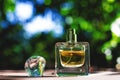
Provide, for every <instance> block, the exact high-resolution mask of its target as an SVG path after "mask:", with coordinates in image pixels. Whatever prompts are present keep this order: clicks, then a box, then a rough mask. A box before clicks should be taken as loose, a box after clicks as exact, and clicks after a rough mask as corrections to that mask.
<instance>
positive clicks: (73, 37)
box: [66, 28, 77, 43]
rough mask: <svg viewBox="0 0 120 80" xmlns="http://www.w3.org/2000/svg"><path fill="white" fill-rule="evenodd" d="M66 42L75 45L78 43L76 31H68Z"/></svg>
mask: <svg viewBox="0 0 120 80" xmlns="http://www.w3.org/2000/svg"><path fill="white" fill-rule="evenodd" d="M66 40H67V42H68V43H75V42H77V34H76V31H75V29H71V28H70V29H68V31H67V36H66Z"/></svg>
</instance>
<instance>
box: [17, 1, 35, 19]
mask: <svg viewBox="0 0 120 80" xmlns="http://www.w3.org/2000/svg"><path fill="white" fill-rule="evenodd" d="M15 14H16V16H17V17H18V20H20V21H25V20H27V19H29V18H31V17H32V15H33V4H32V3H31V2H26V3H23V2H17V3H16V7H15Z"/></svg>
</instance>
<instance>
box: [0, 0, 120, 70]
mask: <svg viewBox="0 0 120 80" xmlns="http://www.w3.org/2000/svg"><path fill="white" fill-rule="evenodd" d="M16 1H23V2H24V1H30V2H32V3H33V4H34V8H35V11H36V13H35V14H34V15H33V17H35V15H37V14H43V13H44V11H45V10H46V9H48V8H49V9H51V10H55V11H57V12H58V13H59V14H61V16H62V17H63V19H64V23H63V24H62V25H63V26H64V30H65V31H66V29H68V28H69V27H72V28H76V30H77V32H78V41H87V42H89V43H90V48H91V65H92V66H98V67H115V64H116V59H117V57H119V56H120V54H119V51H118V50H119V49H120V47H119V44H120V40H119V36H117V35H116V34H114V33H113V32H112V31H111V24H112V23H113V22H114V21H115V20H116V19H117V18H119V17H120V9H119V7H120V2H119V1H117V0H43V1H44V3H43V4H37V0H16ZM16 1H15V0H0V5H1V7H0V59H1V60H0V69H23V66H24V62H25V60H26V59H27V58H28V57H30V56H32V55H41V56H43V57H45V58H46V60H47V63H48V64H47V68H54V45H55V43H56V42H61V41H65V34H63V35H62V36H61V37H57V38H56V37H54V36H52V34H53V33H52V32H50V33H48V34H46V33H38V34H36V35H34V36H32V37H31V38H29V39H27V38H25V35H24V32H25V31H24V28H23V25H22V23H20V22H19V21H17V22H16V23H15V24H12V23H10V22H9V21H8V20H7V15H6V14H7V13H8V12H14V10H15V5H16ZM56 18H57V17H56ZM107 49H109V50H110V51H112V54H111V55H106V54H104V52H105V51H106V50H107Z"/></svg>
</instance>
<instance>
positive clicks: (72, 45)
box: [55, 28, 90, 76]
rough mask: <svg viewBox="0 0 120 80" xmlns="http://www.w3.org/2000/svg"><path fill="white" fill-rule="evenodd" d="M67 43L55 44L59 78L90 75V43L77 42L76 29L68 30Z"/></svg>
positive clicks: (56, 69)
mask: <svg viewBox="0 0 120 80" xmlns="http://www.w3.org/2000/svg"><path fill="white" fill-rule="evenodd" d="M66 39H67V41H66V42H57V43H56V44H55V71H56V74H57V76H75V75H88V73H89V65H90V58H89V57H90V52H89V43H88V42H77V35H76V32H75V29H71V28H70V29H68V31H67V37H66Z"/></svg>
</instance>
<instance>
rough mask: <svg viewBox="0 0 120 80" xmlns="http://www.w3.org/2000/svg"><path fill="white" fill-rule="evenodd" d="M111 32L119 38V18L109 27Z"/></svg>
mask: <svg viewBox="0 0 120 80" xmlns="http://www.w3.org/2000/svg"><path fill="white" fill-rule="evenodd" d="M111 31H112V32H113V33H114V34H116V35H117V36H118V37H120V18H118V19H116V20H115V21H114V22H113V23H112V25H111Z"/></svg>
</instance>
